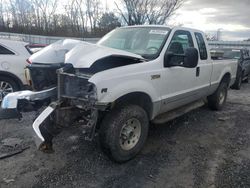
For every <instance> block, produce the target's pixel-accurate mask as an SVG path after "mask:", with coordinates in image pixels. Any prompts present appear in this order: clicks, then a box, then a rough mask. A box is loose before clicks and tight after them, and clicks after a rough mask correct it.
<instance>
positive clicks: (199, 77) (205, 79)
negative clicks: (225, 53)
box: [194, 32, 213, 97]
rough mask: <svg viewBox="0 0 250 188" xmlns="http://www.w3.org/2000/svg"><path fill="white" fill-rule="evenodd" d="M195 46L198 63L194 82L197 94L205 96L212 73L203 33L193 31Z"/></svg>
mask: <svg viewBox="0 0 250 188" xmlns="http://www.w3.org/2000/svg"><path fill="white" fill-rule="evenodd" d="M194 36H195V46H196V48H197V49H198V51H199V63H198V66H197V68H196V77H195V82H196V86H197V88H196V89H197V91H198V93H199V94H198V95H199V96H200V97H203V96H206V95H207V93H208V92H209V88H210V79H211V74H212V69H213V65H212V60H211V59H210V58H209V56H208V49H207V46H206V43H205V40H204V35H203V34H202V33H199V32H194Z"/></svg>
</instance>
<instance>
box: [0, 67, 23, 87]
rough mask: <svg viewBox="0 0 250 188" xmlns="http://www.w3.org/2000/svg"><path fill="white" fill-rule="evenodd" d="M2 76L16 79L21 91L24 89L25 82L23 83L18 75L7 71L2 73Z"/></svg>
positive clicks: (0, 73) (0, 74) (0, 72)
mask: <svg viewBox="0 0 250 188" xmlns="http://www.w3.org/2000/svg"><path fill="white" fill-rule="evenodd" d="M0 76H6V77H9V78H12V79H14V80H15V81H16V82H17V83H18V85H19V86H20V89H23V85H24V84H23V82H22V81H21V79H20V78H18V77H17V76H16V75H14V74H12V73H10V72H7V71H0Z"/></svg>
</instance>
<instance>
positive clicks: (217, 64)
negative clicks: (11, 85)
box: [1, 26, 237, 162]
mask: <svg viewBox="0 0 250 188" xmlns="http://www.w3.org/2000/svg"><path fill="white" fill-rule="evenodd" d="M29 61H30V62H31V65H30V66H28V67H27V68H28V69H29V72H30V79H31V82H32V87H33V89H34V91H22V92H17V93H12V94H9V95H7V96H6V97H5V98H4V100H3V103H2V108H3V109H4V110H3V111H2V112H1V116H2V118H4V117H5V118H6V117H7V116H9V115H10V114H11V112H13V113H14V112H15V113H17V111H18V113H17V114H18V115H19V116H20V114H19V112H21V111H26V110H27V106H28V107H29V109H30V108H31V106H32V107H33V109H39V108H41V107H42V106H46V105H47V108H46V109H45V110H44V111H42V112H41V114H40V115H39V116H38V117H37V119H36V120H35V121H34V123H33V128H34V131H35V133H36V135H37V138H38V140H39V141H40V142H42V143H41V144H40V149H41V150H43V151H45V152H49V151H51V149H52V138H53V136H54V135H56V134H57V133H58V132H59V130H61V129H62V128H64V127H71V126H73V125H78V126H81V128H82V129H83V132H84V133H85V135H86V139H89V140H91V139H93V137H94V135H95V133H96V132H98V133H99V139H100V143H101V146H102V148H103V149H104V151H105V152H106V153H107V154H108V155H109V156H110V157H111V159H113V160H115V161H118V162H124V161H127V160H129V159H131V158H133V157H134V156H135V155H136V154H137V153H138V152H139V151H140V150H141V149H142V147H143V145H144V143H145V141H146V138H147V135H148V130H149V122H154V123H164V122H166V121H168V120H170V119H173V118H175V117H176V116H178V115H181V114H183V113H184V112H188V111H190V110H192V109H194V108H197V107H199V106H201V105H202V104H204V101H207V102H208V105H209V106H210V107H211V108H212V109H213V110H220V109H222V107H223V105H224V104H225V102H226V98H227V91H228V88H229V86H231V85H232V83H234V81H235V78H236V71H237V61H235V60H218V61H212V60H211V57H210V53H209V49H208V45H207V42H206V39H205V37H204V34H203V32H201V31H199V30H194V29H188V28H182V27H175V28H169V27H165V26H133V27H123V28H118V29H116V30H114V31H112V32H110V33H109V34H107V35H106V36H104V37H103V38H102V39H101V40H100V41H99V42H98V43H97V44H89V43H86V42H82V41H76V40H68V39H67V40H64V41H58V42H56V43H54V44H52V45H50V46H48V47H45V48H44V49H43V50H41V51H39V52H37V53H36V54H34V55H32V56H31V58H30V59H29ZM6 112H8V113H6Z"/></svg>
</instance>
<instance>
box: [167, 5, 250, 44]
mask: <svg viewBox="0 0 250 188" xmlns="http://www.w3.org/2000/svg"><path fill="white" fill-rule="evenodd" d="M171 22H172V23H177V24H183V25H184V26H189V27H195V28H198V29H202V30H203V31H206V32H215V31H216V30H218V29H221V38H222V39H223V40H243V39H247V38H250V0H238V1H237V0H186V3H184V5H183V6H182V8H181V9H180V10H179V11H178V12H177V13H176V15H175V16H173V17H172V18H171Z"/></svg>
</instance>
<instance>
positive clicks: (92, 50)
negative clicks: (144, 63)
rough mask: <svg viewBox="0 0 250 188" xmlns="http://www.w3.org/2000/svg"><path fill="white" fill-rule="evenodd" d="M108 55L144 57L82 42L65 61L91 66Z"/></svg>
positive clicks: (70, 52)
mask: <svg viewBox="0 0 250 188" xmlns="http://www.w3.org/2000/svg"><path fill="white" fill-rule="evenodd" d="M108 56H121V57H129V58H135V59H143V58H142V57H141V56H140V55H136V54H133V53H130V52H126V51H123V50H116V49H113V48H108V47H104V46H100V45H97V44H90V43H88V44H87V43H82V44H78V45H77V46H76V47H75V48H73V49H72V50H70V51H69V52H68V53H67V54H66V55H65V63H71V64H72V65H73V66H74V67H75V68H89V67H90V66H91V65H92V64H93V63H95V62H96V61H97V60H100V59H102V58H105V57H108Z"/></svg>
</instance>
